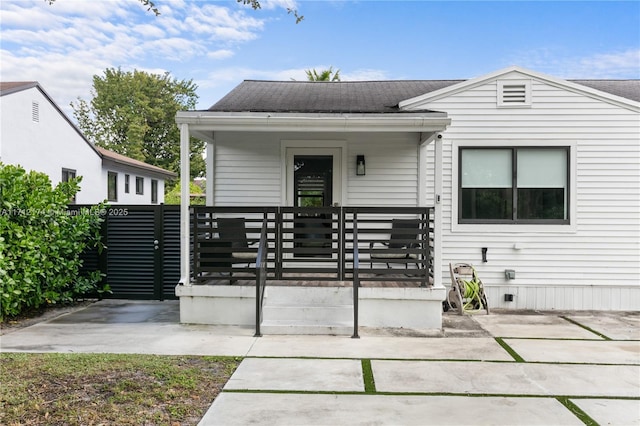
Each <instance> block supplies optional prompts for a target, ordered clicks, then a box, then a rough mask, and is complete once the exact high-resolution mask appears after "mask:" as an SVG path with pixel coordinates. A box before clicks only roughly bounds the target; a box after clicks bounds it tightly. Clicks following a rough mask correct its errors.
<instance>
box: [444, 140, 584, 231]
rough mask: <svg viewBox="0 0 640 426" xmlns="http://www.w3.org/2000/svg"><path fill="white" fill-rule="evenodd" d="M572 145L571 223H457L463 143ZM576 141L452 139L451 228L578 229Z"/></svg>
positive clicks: (467, 146) (500, 229)
mask: <svg viewBox="0 0 640 426" xmlns="http://www.w3.org/2000/svg"><path fill="white" fill-rule="evenodd" d="M491 146H496V147H497V146H504V147H514V148H518V147H531V146H536V147H550V148H554V147H569V172H568V176H569V200H568V201H569V212H568V213H569V223H568V224H541V223H540V224H538V223H536V224H517V223H514V224H511V223H500V224H484V223H463V224H461V223H458V191H459V181H458V164H459V153H460V147H462V148H474V147H491ZM576 148H577V143H576V141H558V140H552V141H550V140H519V141H510V140H495V139H492V140H474V141H453V142H452V143H451V149H452V151H451V192H452V194H451V213H450V214H451V232H467V233H469V232H471V233H478V232H481V233H532V234H536V233H554V232H556V233H576V232H577V226H576V222H577V218H576V211H577V210H576V203H577V195H576V193H577V185H576V180H577V159H576Z"/></svg>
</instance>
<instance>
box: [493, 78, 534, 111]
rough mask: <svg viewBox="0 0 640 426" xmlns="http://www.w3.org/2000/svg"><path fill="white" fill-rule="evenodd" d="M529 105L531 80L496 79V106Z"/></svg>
mask: <svg viewBox="0 0 640 426" xmlns="http://www.w3.org/2000/svg"><path fill="white" fill-rule="evenodd" d="M530 105H531V82H530V81H514V80H505V81H498V106H501V107H522V106H530Z"/></svg>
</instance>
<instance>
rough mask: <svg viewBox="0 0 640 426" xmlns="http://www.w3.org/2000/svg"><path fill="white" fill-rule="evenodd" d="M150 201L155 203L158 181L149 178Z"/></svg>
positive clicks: (156, 200)
mask: <svg viewBox="0 0 640 426" xmlns="http://www.w3.org/2000/svg"><path fill="white" fill-rule="evenodd" d="M151 202H152V203H153V204H156V203H157V202H158V181H157V180H155V179H152V180H151Z"/></svg>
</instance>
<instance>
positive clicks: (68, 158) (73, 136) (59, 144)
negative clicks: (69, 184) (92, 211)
mask: <svg viewBox="0 0 640 426" xmlns="http://www.w3.org/2000/svg"><path fill="white" fill-rule="evenodd" d="M34 102H35V103H37V104H38V112H39V114H38V121H37V122H34V121H33V117H32V113H33V111H32V106H33V103H34ZM0 111H2V114H0V115H1V116H2V122H1V123H0V124H1V127H0V128H1V129H0V140H1V141H2V142H1V148H0V161H2V162H3V163H5V164H19V165H20V166H22V167H23V168H25V169H26V170H36V171H38V172H42V173H46V174H47V175H49V178H50V179H51V182H52V184H53V185H57V184H58V183H59V182H60V180H61V179H62V169H63V168H66V169H71V170H75V171H76V176H82V182H81V183H80V192H78V194H77V196H76V202H77V203H78V204H93V203H97V202H99V201H102V200H104V199H105V196H106V191H105V190H102V184H101V160H100V157H99V156H98V154H97V153H96V152H95V151H94V150H93V149H92V148H91V147H90V146H89V145H88V144H87V142H86V141H85V140H84V139H83V138H82V136H80V134H78V132H77V131H76V130H75V128H74V127H73V126H72V125H71V124H70V123H69V122H68V121H67V120H66V119H65V117H64V116H63V115H62V114H61V113H60V112H59V111H58V110H57V109H56V108H55V107H54V106H53V105H52V104H51V102H49V100H48V99H47V98H46V97H45V96H44V95H43V94H42V92H40V91H39V90H38V89H37V88H35V87H34V88H31V89H26V90H22V91H19V92H15V93H11V94H8V95H4V96H2V97H0Z"/></svg>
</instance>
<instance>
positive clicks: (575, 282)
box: [423, 73, 640, 310]
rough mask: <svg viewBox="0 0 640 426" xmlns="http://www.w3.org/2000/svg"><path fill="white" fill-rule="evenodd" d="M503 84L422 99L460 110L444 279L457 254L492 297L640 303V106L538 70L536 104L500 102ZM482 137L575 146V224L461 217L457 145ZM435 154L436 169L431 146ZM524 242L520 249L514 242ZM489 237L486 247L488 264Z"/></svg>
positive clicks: (448, 186) (557, 304) (564, 303)
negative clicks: (583, 90)
mask: <svg viewBox="0 0 640 426" xmlns="http://www.w3.org/2000/svg"><path fill="white" fill-rule="evenodd" d="M510 77H512V78H522V75H520V74H517V73H514V74H513V75H511V76H510ZM496 88H497V83H496V81H495V80H494V81H492V82H489V83H486V84H483V85H481V86H479V87H475V88H470V89H468V90H466V91H464V92H462V93H457V94H454V95H451V96H449V97H446V98H443V99H440V100H437V101H433V102H430V103H427V104H425V105H423V107H425V108H429V109H433V110H437V111H446V112H447V113H448V115H449V117H450V118H451V119H452V124H451V126H450V128H449V129H448V130H447V131H446V132H445V133H444V134H443V136H444V138H443V142H444V159H443V160H444V179H443V182H444V196H443V228H444V230H443V231H444V233H443V246H444V247H443V265H442V266H443V268H442V272H443V276H444V277H445V278H444V282H449V281H450V278H449V273H448V269H447V268H448V263H449V262H471V263H473V264H474V265H475V266H476V267H477V270H478V273H479V275H480V278H481V279H482V280H483V282H484V284H485V286H487V287H488V293H489V297H490V303H491V304H492V305H493V306H501V307H513V308H527V309H636V310H637V309H640V128H639V122H640V121H639V120H640V118H639V114H638V113H636V112H632V111H630V110H628V109H624V108H622V107H619V106H616V105H612V104H608V103H605V102H603V101H602V100H599V99H595V98H593V97H590V96H586V95H584V94H580V93H575V92H571V91H568V90H566V89H563V88H560V87H555V86H553V85H551V84H548V83H546V82H544V81H538V80H535V79H534V80H532V106H531V107H530V108H513V109H510V108H497V107H496ZM476 143H482V144H486V145H498V146H500V145H503V146H510V145H512V144H514V143H530V144H532V145H540V146H544V145H545V144H551V143H553V144H564V145H567V146H572V149H574V150H575V153H574V154H575V159H576V164H575V170H572V171H571V173H570V176H571V179H574V178H575V179H576V185H575V188H576V193H575V194H574V198H573V200H574V201H575V204H576V205H575V206H574V207H575V213H574V216H572V217H571V218H570V220H571V222H572V225H568V226H565V227H560V229H558V228H557V227H556V228H555V230H554V229H553V228H550V227H545V226H544V225H536V226H533V225H530V226H528V227H526V226H518V225H504V226H503V227H501V228H500V229H497V230H496V229H495V228H493V229H488V228H487V227H484V229H483V226H482V225H479V226H477V227H476V229H475V230H474V229H470V228H472V227H470V226H464V227H461V226H456V224H455V221H456V220H457V211H453V207H454V205H455V203H454V202H453V197H457V187H456V185H455V182H456V181H457V179H456V178H455V176H454V174H455V173H457V164H454V163H455V161H453V159H454V157H456V156H455V155H454V152H453V150H454V149H456V148H455V147H456V146H465V145H468V144H476ZM429 160H430V161H431V163H430V164H429V168H430V169H431V170H432V168H433V163H432V160H433V150H432V148H431V149H430V150H429ZM429 174H430V173H429ZM429 187H432V179H431V177H429V183H428V188H429ZM428 197H429V199H430V200H431V199H432V195H431V194H429V195H428ZM430 202H431V201H430ZM562 228H564V229H562ZM516 243H517V244H519V245H520V249H514V244H516ZM482 247H487V248H488V256H487V257H488V262H487V263H484V264H483V263H482V260H481V248H482ZM505 269H515V271H516V279H515V280H510V281H507V280H505V278H504V270H505ZM505 293H511V294H514V295H515V301H514V302H503V295H504V294H505Z"/></svg>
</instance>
